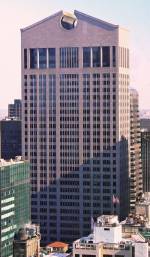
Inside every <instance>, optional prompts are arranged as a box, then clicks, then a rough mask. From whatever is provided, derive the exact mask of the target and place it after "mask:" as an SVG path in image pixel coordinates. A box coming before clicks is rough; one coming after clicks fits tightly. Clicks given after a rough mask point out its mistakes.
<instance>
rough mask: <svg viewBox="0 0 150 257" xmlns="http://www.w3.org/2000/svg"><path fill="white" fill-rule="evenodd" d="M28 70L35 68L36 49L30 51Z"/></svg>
mask: <svg viewBox="0 0 150 257" xmlns="http://www.w3.org/2000/svg"><path fill="white" fill-rule="evenodd" d="M30 68H31V69H36V68H37V49H36V48H32V49H30Z"/></svg>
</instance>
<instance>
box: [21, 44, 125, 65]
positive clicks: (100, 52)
mask: <svg viewBox="0 0 150 257" xmlns="http://www.w3.org/2000/svg"><path fill="white" fill-rule="evenodd" d="M59 56H60V57H59V67H60V68H79V47H63V48H60V49H59ZM121 57H122V55H121ZM121 63H122V62H121ZM83 67H84V68H89V67H116V47H115V46H112V47H109V46H103V47H99V46H97V47H83ZM24 68H25V69H27V68H30V69H37V68H39V69H46V68H56V49H55V48H31V49H29V51H28V49H26V48H25V49H24Z"/></svg>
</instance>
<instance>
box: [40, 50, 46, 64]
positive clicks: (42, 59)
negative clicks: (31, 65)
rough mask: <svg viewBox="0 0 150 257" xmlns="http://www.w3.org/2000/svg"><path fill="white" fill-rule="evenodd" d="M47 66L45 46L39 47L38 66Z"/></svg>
mask: <svg viewBox="0 0 150 257" xmlns="http://www.w3.org/2000/svg"><path fill="white" fill-rule="evenodd" d="M46 66H47V58H46V48H40V49H39V68H40V69H45V68H46Z"/></svg>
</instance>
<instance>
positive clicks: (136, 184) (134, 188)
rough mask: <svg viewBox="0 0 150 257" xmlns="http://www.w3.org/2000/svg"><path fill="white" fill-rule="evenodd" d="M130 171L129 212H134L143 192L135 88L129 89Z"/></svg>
mask: <svg viewBox="0 0 150 257" xmlns="http://www.w3.org/2000/svg"><path fill="white" fill-rule="evenodd" d="M130 172H131V175H130V212H134V210H135V203H136V200H137V199H138V197H139V196H140V195H141V194H142V192H143V177H142V160H141V132H140V118H139V96H138V92H137V91H136V90H135V89H130Z"/></svg>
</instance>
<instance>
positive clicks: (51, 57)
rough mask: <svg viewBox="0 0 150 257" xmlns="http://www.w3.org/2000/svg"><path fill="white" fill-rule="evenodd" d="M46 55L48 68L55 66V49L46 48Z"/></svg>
mask: <svg viewBox="0 0 150 257" xmlns="http://www.w3.org/2000/svg"><path fill="white" fill-rule="evenodd" d="M48 56H49V68H55V67H56V51H55V48H49V49H48Z"/></svg>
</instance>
